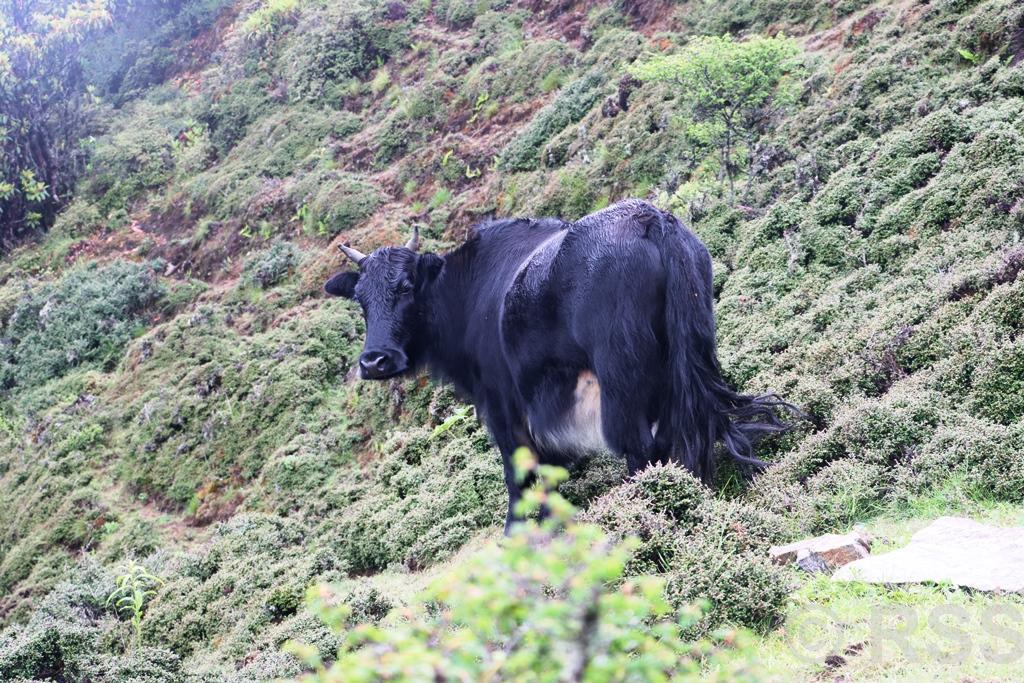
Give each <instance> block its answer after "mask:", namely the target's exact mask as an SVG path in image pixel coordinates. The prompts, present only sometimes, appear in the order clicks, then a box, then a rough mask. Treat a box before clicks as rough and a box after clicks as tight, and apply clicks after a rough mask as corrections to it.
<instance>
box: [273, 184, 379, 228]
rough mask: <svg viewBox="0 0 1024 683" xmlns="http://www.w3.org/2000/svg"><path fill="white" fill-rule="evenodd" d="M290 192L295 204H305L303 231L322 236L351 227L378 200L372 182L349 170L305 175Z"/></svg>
mask: <svg viewBox="0 0 1024 683" xmlns="http://www.w3.org/2000/svg"><path fill="white" fill-rule="evenodd" d="M290 194H291V197H292V200H293V202H294V203H295V205H296V206H300V207H305V213H304V223H305V226H306V228H307V230H309V231H311V232H313V233H315V234H323V235H336V234H337V233H339V232H344V231H345V230H348V229H350V228H352V227H355V226H356V225H357V224H358V223H359V222H360V221H362V220H363V219H364V218H366V217H367V216H369V215H370V214H372V213H373V212H374V210H375V209H376V208H377V206H378V205H379V204H380V202H381V195H380V191H379V190H378V189H377V187H376V186H375V185H373V184H372V183H370V182H368V181H367V180H365V179H363V178H362V177H361V176H358V175H355V174H352V173H343V172H341V171H331V170H323V171H318V172H315V173H309V174H306V175H305V176H303V177H302V178H301V179H300V180H299V181H298V182H297V183H296V184H295V186H294V187H293V188H292V190H291V193H290Z"/></svg>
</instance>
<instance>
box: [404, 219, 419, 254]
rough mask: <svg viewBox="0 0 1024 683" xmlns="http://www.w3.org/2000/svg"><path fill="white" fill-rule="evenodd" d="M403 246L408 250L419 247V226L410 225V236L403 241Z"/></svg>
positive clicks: (414, 249)
mask: <svg viewBox="0 0 1024 683" xmlns="http://www.w3.org/2000/svg"><path fill="white" fill-rule="evenodd" d="M405 248H406V249H409V250H410V251H416V250H417V249H419V248H420V228H419V226H418V225H414V226H412V237H410V238H409V241H408V242H406V243H405Z"/></svg>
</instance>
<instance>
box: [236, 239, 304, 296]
mask: <svg viewBox="0 0 1024 683" xmlns="http://www.w3.org/2000/svg"><path fill="white" fill-rule="evenodd" d="M300 259H301V254H300V252H299V249H298V247H296V246H295V245H294V244H292V243H291V242H285V241H283V240H277V241H275V242H273V243H272V244H271V245H270V246H269V247H267V248H266V249H264V250H262V251H259V252H256V253H255V254H253V255H252V256H250V257H249V258H247V259H246V260H245V265H244V266H243V267H242V279H243V280H244V281H245V282H248V283H249V284H251V285H254V286H256V287H259V288H260V289H269V288H270V287H273V286H274V285H277V284H280V283H281V282H282V281H283V280H284V279H285V278H287V277H288V276H289V275H291V274H292V270H293V269H294V268H295V267H296V266H297V265H298V264H299V261H300Z"/></svg>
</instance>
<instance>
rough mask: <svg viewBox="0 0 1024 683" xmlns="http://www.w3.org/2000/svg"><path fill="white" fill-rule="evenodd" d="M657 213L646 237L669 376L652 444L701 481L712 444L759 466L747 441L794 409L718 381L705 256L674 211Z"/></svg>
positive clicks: (710, 469) (710, 465)
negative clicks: (656, 268) (656, 269)
mask: <svg viewBox="0 0 1024 683" xmlns="http://www.w3.org/2000/svg"><path fill="white" fill-rule="evenodd" d="M659 213H660V214H661V221H660V223H658V222H656V223H655V224H653V225H650V227H649V231H648V236H649V237H650V238H652V239H653V240H654V241H655V242H656V243H658V246H659V250H660V252H661V259H662V264H663V266H664V269H665V275H666V286H665V327H666V337H667V338H668V345H669V348H668V350H669V358H668V364H669V368H668V371H669V373H670V377H669V378H668V382H667V384H668V397H667V398H668V400H667V401H665V403H664V404H663V406H662V408H661V415H660V417H659V421H658V434H657V436H658V442H659V443H660V444H663V445H664V446H667V447H668V448H669V449H670V452H671V453H672V456H673V457H674V458H675V459H676V460H678V461H680V462H681V463H682V464H683V465H685V466H686V467H687V468H689V469H690V471H691V472H693V473H694V474H695V475H696V476H697V477H699V478H700V479H701V480H702V481H705V482H710V480H711V479H712V477H713V475H714V471H715V462H714V454H715V444H716V443H717V442H719V441H720V442H722V444H723V445H724V446H725V448H726V450H728V451H729V453H730V454H731V455H732V457H733V458H734V459H735V460H736V461H737V462H738V463H739V464H740V465H741V468H742V469H744V470H745V471H749V470H751V469H762V468H763V467H764V465H765V464H764V462H763V461H761V460H759V459H757V458H756V457H754V453H753V451H754V444H755V443H756V442H757V441H758V439H759V438H760V437H762V436H764V435H766V434H771V433H776V432H783V431H786V430H787V429H789V428H790V425H789V424H787V423H786V422H785V421H783V420H782V419H781V418H780V416H779V414H778V413H779V410H780V409H783V410H786V411H792V412H794V413H798V414H799V411H798V410H797V409H796V408H795V407H793V406H792V405H791V404H789V403H787V402H786V401H783V400H782V399H781V398H779V397H778V396H776V395H775V394H760V395H747V394H740V393H738V392H736V391H733V390H732V389H731V388H730V387H729V385H728V384H726V382H725V380H724V379H723V378H722V371H721V367H720V366H719V364H718V356H717V353H716V350H715V315H714V307H713V301H714V297H713V291H712V279H711V257H710V255H709V254H708V251H707V249H706V248H705V247H704V245H703V244H702V243H701V241H700V240H699V239H698V238H697V237H696V235H694V234H693V233H691V232H690V231H689V230H687V229H686V228H685V227H684V226H683V225H682V223H681V222H680V221H679V220H678V219H677V218H676V217H675V216H673V215H671V214H669V213H666V212H662V211H659Z"/></svg>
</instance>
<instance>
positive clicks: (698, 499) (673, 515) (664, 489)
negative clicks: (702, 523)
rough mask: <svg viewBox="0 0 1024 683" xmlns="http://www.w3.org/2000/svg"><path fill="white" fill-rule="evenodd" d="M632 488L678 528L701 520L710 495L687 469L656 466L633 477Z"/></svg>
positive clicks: (672, 465) (629, 484)
mask: <svg viewBox="0 0 1024 683" xmlns="http://www.w3.org/2000/svg"><path fill="white" fill-rule="evenodd" d="M628 486H629V487H630V488H633V489H634V490H636V491H638V492H639V493H641V494H643V495H644V496H645V497H646V498H647V499H648V500H650V502H651V505H652V506H653V509H654V511H656V512H658V513H660V514H663V515H666V516H668V517H669V518H670V519H672V520H674V521H675V522H676V523H677V524H681V525H683V526H690V525H691V524H693V523H694V522H695V521H696V520H697V519H699V518H700V512H699V510H700V509H701V505H702V504H703V503H705V502H706V501H707V500H708V499H709V496H710V491H709V490H708V488H707V487H706V486H704V484H702V483H701V482H700V481H699V480H698V479H696V478H695V477H694V476H693V475H692V474H690V472H689V471H687V470H686V469H685V468H683V467H680V466H679V465H676V464H672V463H669V464H660V463H658V464H654V465H650V466H648V467H646V468H644V469H643V470H641V471H639V472H637V473H636V474H635V475H633V477H632V479H630V480H629V483H628Z"/></svg>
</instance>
